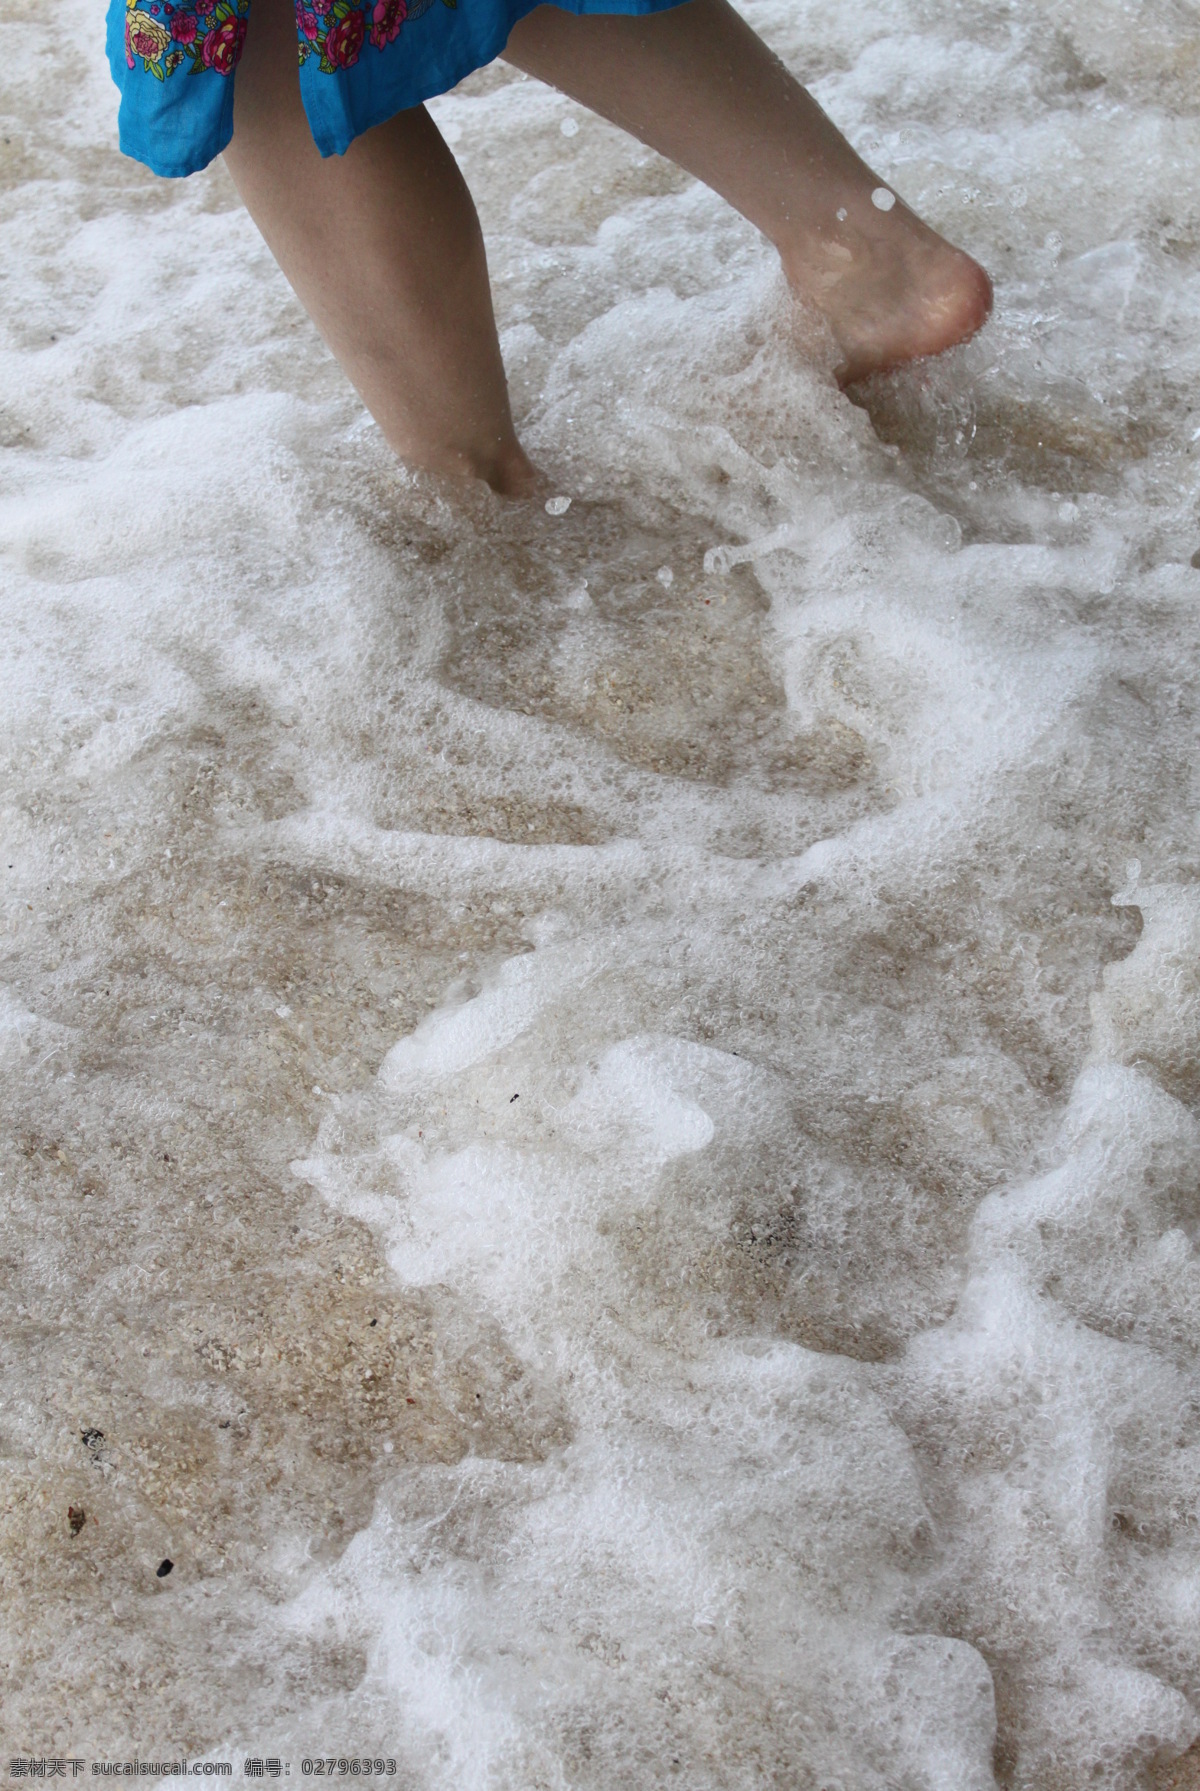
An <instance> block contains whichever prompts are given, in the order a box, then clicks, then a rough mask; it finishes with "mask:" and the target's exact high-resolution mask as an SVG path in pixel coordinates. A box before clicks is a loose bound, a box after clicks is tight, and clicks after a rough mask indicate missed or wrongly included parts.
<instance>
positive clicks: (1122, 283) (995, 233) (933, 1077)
mask: <svg viewBox="0 0 1200 1791" xmlns="http://www.w3.org/2000/svg"><path fill="white" fill-rule="evenodd" d="M748 13H749V16H750V17H751V18H752V19H753V21H754V23H755V24H756V25H757V26H759V27H760V28H761V29H762V30H763V31H764V32H765V34H766V35H767V36H768V38H769V39H770V41H771V43H772V44H773V45H774V47H775V48H776V49H777V50H778V51H779V52H780V53H781V54H782V55H783V56H784V58H785V59H786V60H787V61H788V63H789V64H790V66H792V67H793V68H795V69H796V70H798V71H799V72H800V73H802V74H803V75H805V76H806V77H807V78H809V79H810V80H811V81H812V82H813V84H814V86H815V90H816V92H817V94H818V96H819V98H820V99H821V101H822V103H823V104H825V105H826V106H827V107H828V108H829V110H830V111H831V112H832V114H833V116H834V117H835V118H836V119H837V121H838V122H839V123H840V124H841V125H842V126H843V127H845V128H846V129H847V130H849V131H850V132H851V133H852V134H853V136H854V139H855V142H856V143H857V144H858V146H859V147H860V148H861V149H862V150H863V152H864V153H865V154H866V155H868V156H869V157H870V159H871V162H872V165H873V166H874V167H875V168H876V170H877V172H878V176H879V179H880V181H881V182H884V183H886V184H885V185H882V186H881V187H880V189H879V193H880V194H882V195H885V196H886V197H887V199H889V200H890V199H891V198H892V196H893V192H894V193H895V194H896V195H899V196H901V197H902V198H903V199H904V201H905V202H906V203H908V204H910V205H912V206H913V207H914V208H915V209H917V210H918V211H920V212H922V213H923V214H925V215H927V216H929V217H930V219H931V220H932V221H933V222H934V223H935V224H936V225H938V226H939V227H940V228H941V229H943V230H944V231H946V232H947V233H948V234H949V235H951V236H953V237H954V238H955V239H957V240H959V241H962V242H963V243H964V245H965V246H967V247H969V248H970V249H972V250H973V251H974V252H975V253H977V254H978V255H979V256H980V257H981V259H982V260H984V261H985V262H986V264H987V265H988V266H989V268H990V269H991V271H992V272H993V274H994V275H995V277H996V283H997V293H998V310H997V316H996V319H995V320H994V322H993V323H992V324H991V325H989V327H988V329H987V330H986V331H985V332H984V334H983V335H982V336H981V337H980V338H979V339H978V340H977V341H976V342H975V343H973V344H971V345H970V346H969V347H968V348H966V349H964V350H962V351H960V352H959V353H957V354H955V355H952V356H949V357H947V358H946V359H945V360H943V361H942V362H939V363H937V364H936V365H932V366H927V367H920V368H916V369H913V370H911V371H910V372H909V373H907V374H905V375H903V376H900V377H897V378H894V379H891V380H888V381H880V382H877V383H876V384H875V385H874V386H873V387H872V388H871V389H869V390H867V391H864V392H860V393H859V394H858V402H857V403H856V404H851V403H849V402H848V401H847V400H846V398H845V397H843V396H842V394H841V393H840V392H839V391H838V390H837V388H836V387H835V385H834V384H833V381H832V378H831V369H832V366H833V364H834V361H835V349H834V345H833V343H832V342H831V341H830V340H829V339H828V337H827V336H825V335H824V334H823V332H822V330H821V328H820V327H819V326H818V325H817V324H816V323H815V322H814V321H813V320H812V319H807V318H804V317H801V316H798V315H797V313H796V312H795V310H794V308H793V307H792V305H791V303H790V301H789V300H788V298H787V295H786V292H785V291H784V289H783V285H782V281H781V279H780V276H779V274H778V272H777V270H776V269H775V267H774V266H773V264H772V259H771V255H770V253H769V252H768V250H767V249H766V247H765V246H764V245H763V244H762V243H761V242H759V240H758V239H757V238H756V236H755V234H754V232H753V231H752V230H750V229H749V228H748V227H747V226H746V225H745V224H744V223H743V222H741V221H740V220H739V219H738V218H736V217H735V216H734V215H733V214H732V213H731V212H729V211H728V210H727V209H726V208H724V207H723V206H722V205H721V204H720V202H719V201H717V200H716V199H715V198H714V197H713V196H712V195H711V194H709V193H708V192H706V191H705V190H703V189H702V188H700V187H698V186H697V185H696V184H695V183H693V182H691V181H689V180H688V179H687V178H686V177H684V176H683V175H681V174H680V173H678V171H676V170H674V169H672V168H670V167H669V166H668V165H667V164H666V163H664V162H663V161H661V160H660V159H658V158H656V157H655V156H653V155H651V154H649V153H648V152H647V151H645V150H643V149H641V148H640V147H639V146H638V145H636V144H634V143H632V142H631V141H630V140H628V139H626V138H624V137H622V136H621V135H620V133H618V132H617V131H615V130H613V129H611V128H610V127H608V126H607V125H604V124H602V123H601V122H599V121H598V120H596V119H594V118H592V117H590V116H589V115H587V114H586V113H584V112H582V111H581V110H580V109H579V108H576V107H573V106H571V105H570V104H569V102H567V101H566V100H564V99H563V98H562V97H561V96H559V95H556V94H553V93H550V92H549V91H546V90H543V89H541V88H539V87H538V86H537V85H536V84H535V83H532V82H529V81H526V80H524V79H521V78H519V77H517V76H515V75H514V74H513V73H512V71H510V70H507V69H506V68H505V67H503V66H502V65H496V66H494V67H493V68H492V69H489V70H487V71H484V72H482V73H481V74H479V75H477V76H475V77H472V79H471V80H470V81H469V82H467V83H465V84H464V85H463V87H462V88H460V89H459V90H458V91H457V92H456V93H454V94H452V95H448V96H446V97H444V98H443V99H441V100H439V101H437V102H436V103H435V104H434V105H433V107H432V110H433V112H434V113H435V115H436V117H437V119H438V121H439V123H440V124H441V126H442V128H443V130H444V131H445V134H446V136H447V138H448V140H450V141H451V142H453V144H454V147H455V153H456V154H457V155H458V156H459V157H460V158H461V160H462V164H463V167H464V170H465V172H466V175H467V178H468V180H469V181H470V183H471V186H472V189H473V191H474V192H475V194H476V196H477V199H478V202H479V206H480V211H481V215H482V219H483V224H484V228H485V232H486V235H487V241H488V252H489V260H490V265H491V269H492V275H493V280H494V285H495V295H496V308H497V314H498V321H499V325H500V330H501V336H502V342H503V346H504V351H505V356H506V361H507V364H508V367H509V370H510V376H511V386H512V392H513V398H514V404H515V406H516V409H517V413H518V416H519V421H520V425H521V428H522V432H523V434H524V436H525V438H526V439H527V441H528V443H529V445H530V447H531V448H532V449H533V451H534V452H535V454H536V455H537V457H538V458H539V460H540V462H541V463H542V464H543V466H544V467H545V468H546V470H547V472H548V474H549V476H550V479H551V481H552V483H551V489H552V491H553V492H554V494H555V495H554V496H553V497H552V498H551V499H550V501H549V502H548V503H544V504H543V503H538V504H532V505H527V506H522V505H506V504H503V503H501V502H500V501H499V500H495V499H493V498H492V497H491V496H490V495H489V494H488V493H486V492H466V493H464V492H460V491H455V490H451V489H449V488H446V487H442V486H440V485H438V484H437V482H436V481H431V480H429V479H426V478H423V477H419V476H412V475H409V474H407V473H404V472H402V471H400V470H399V469H397V468H396V466H395V465H394V464H393V462H392V460H391V458H390V456H389V455H388V453H387V452H386V450H385V448H384V447H383V445H382V443H381V441H380V439H379V436H378V433H377V431H376V430H375V428H374V426H373V425H372V424H371V423H370V421H369V419H367V418H365V417H364V415H363V412H362V410H361V407H360V406H359V404H358V402H357V400H356V399H355V397H354V395H353V393H352V392H351V391H350V390H349V389H348V388H347V386H346V385H345V382H344V381H343V379H342V377H341V375H340V373H339V372H338V370H337V368H336V367H335V366H334V364H333V363H332V362H331V360H330V359H329V357H328V355H327V354H326V353H325V351H324V350H323V348H322V347H321V345H320V343H319V341H318V339H317V337H316V335H315V333H314V332H313V330H312V329H311V327H310V326H309V325H308V324H307V322H306V321H305V320H304V318H303V316H302V315H301V313H300V312H299V311H298V309H297V308H296V305H295V303H294V301H293V300H292V299H291V297H290V296H289V294H288V291H287V289H286V287H285V285H284V283H283V281H282V279H281V278H280V276H279V275H278V273H277V272H276V271H275V269H274V267H273V264H272V263H271V260H270V258H269V256H268V254H267V252H266V250H265V249H264V248H263V246H262V245H261V243H260V242H259V241H258V239H257V237H256V236H255V233H254V231H253V229H252V227H251V226H250V224H249V222H248V220H247V219H246V218H245V216H244V215H243V214H242V213H241V212H240V210H239V209H238V207H237V205H236V201H235V198H234V195H233V192H232V189H231V187H230V185H229V182H228V180H227V178H226V176H225V175H224V173H223V171H222V170H221V168H220V167H216V168H214V169H212V170H211V171H209V172H208V173H206V174H204V175H203V176H201V177H198V178H196V179H194V180H192V181H189V182H187V183H182V184H168V183H161V182H157V181H154V180H153V179H151V178H150V177H149V176H148V175H145V174H144V173H142V172H141V171H139V170H138V169H137V168H136V167H134V166H133V165H132V164H130V163H128V162H125V161H123V160H122V159H121V158H120V157H119V156H118V155H117V153H116V151H115V147H114V143H113V133H114V115H115V94H114V92H113V89H112V87H111V83H110V82H109V79H108V75H107V72H106V70H105V68H104V66H103V61H102V56H101V46H100V43H99V40H98V35H97V30H96V22H95V19H94V17H93V16H92V15H91V14H90V13H88V12H86V11H85V9H83V8H82V7H81V6H77V5H75V3H74V0H71V3H70V4H69V5H67V6H66V7H64V8H59V9H57V10H56V11H55V13H54V16H53V18H51V17H50V16H49V15H47V16H46V17H43V16H42V15H41V14H40V13H39V14H36V15H35V14H34V13H32V12H31V13H29V15H28V16H25V15H24V14H23V13H22V14H21V15H20V16H18V14H17V13H13V14H12V15H11V17H8V18H6V19H5V20H0V35H2V38H3V45H4V49H5V52H6V53H5V56H4V58H3V61H2V63H0V66H2V67H3V69H4V71H5V73H4V77H3V79H4V99H3V106H4V114H5V116H4V127H3V131H2V132H0V137H2V138H3V142H2V144H0V206H2V208H3V227H4V242H5V257H4V265H3V268H0V453H2V454H3V459H4V472H5V477H4V481H3V491H2V493H0V628H2V629H3V640H4V654H5V675H4V677H3V678H0V758H2V761H3V779H2V780H0V912H2V915H3V927H4V933H3V940H4V945H3V954H2V956H0V1114H2V1124H0V1195H2V1199H3V1223H2V1227H0V1257H2V1258H3V1262H4V1268H5V1287H6V1297H5V1305H4V1337H5V1396H4V1401H3V1404H2V1405H0V1482H2V1483H3V1493H4V1496H3V1499H2V1500H0V1534H2V1547H3V1557H4V1560H5V1562H6V1563H10V1564H11V1565H10V1568H9V1572H8V1574H7V1576H6V1582H5V1583H6V1590H5V1594H4V1602H3V1607H2V1618H0V1621H2V1625H3V1641H4V1662H5V1668H4V1676H5V1684H4V1697H3V1710H2V1713H0V1741H2V1742H3V1744H4V1745H5V1746H6V1747H7V1748H8V1751H9V1756H10V1757H16V1756H20V1755H28V1756H33V1757H45V1756H51V1757H52V1756H54V1755H63V1756H69V1755H79V1756H86V1757H102V1758H103V1757H106V1758H125V1757H129V1758H132V1757H133V1755H134V1753H135V1752H136V1753H138V1755H139V1756H140V1757H141V1758H143V1759H151V1758H156V1757H157V1758H169V1757H173V1756H178V1755H182V1754H185V1753H186V1754H187V1755H188V1756H189V1757H191V1758H199V1757H201V1756H205V1755H207V1756H209V1757H211V1758H213V1759H226V1758H232V1759H235V1760H236V1761H237V1763H238V1769H239V1771H241V1767H242V1762H243V1761H244V1759H245V1757H246V1756H248V1755H249V1756H259V1757H262V1756H279V1757H282V1758H288V1759H290V1761H291V1764H292V1776H293V1777H294V1778H295V1777H299V1776H301V1773H300V1762H301V1761H302V1759H303V1758H304V1757H305V1756H313V1755H316V1754H322V1755H324V1756H329V1755H332V1756H334V1757H335V1758H336V1757H337V1756H339V1755H344V1756H346V1757H347V1758H350V1757H355V1756H357V1757H360V1758H361V1757H362V1756H364V1755H370V1756H371V1757H372V1758H374V1757H376V1756H382V1757H384V1758H388V1757H392V1758H394V1759H395V1760H396V1762H397V1768H398V1773H399V1774H401V1775H403V1778H404V1782H405V1783H406V1784H408V1785H412V1786H414V1787H419V1788H420V1791H463V1788H467V1791H532V1788H533V1787H547V1788H565V1787H571V1788H572V1791H610V1788H611V1787H613V1786H615V1785H626V1784H627V1785H630V1786H635V1787H638V1791H642V1788H643V1787H645V1788H651V1787H659V1786H662V1787H667V1786H671V1785H686V1786H688V1787H689V1788H690V1791H757V1788H758V1787H764V1788H765V1787H784V1786H787V1787H793V1786H795V1787H805V1788H806V1791H808V1788H811V1791H835V1788H838V1791H892V1788H894V1787H898V1786H903V1787H906V1788H909V1787H911V1788H912V1791H976V1788H978V1791H985V1788H988V1787H1002V1788H1008V1787H1011V1788H1013V1791H1018V1788H1019V1791H1080V1787H1082V1786H1084V1785H1088V1786H1093V1785H1094V1786H1100V1787H1109V1788H1111V1791H1168V1788H1174V1791H1182V1788H1184V1787H1187V1786H1189V1785H1193V1784H1195V1783H1196V1782H1197V1781H1196V1761H1197V1753H1196V1751H1195V1750H1196V1745H1197V1735H1198V1733H1200V1720H1198V1717H1197V1705H1198V1701H1200V1648H1198V1643H1197V1637H1198V1636H1200V1622H1198V1619H1200V1550H1198V1544H1197V1487H1198V1485H1200V1426H1198V1422H1197V1414H1198V1413H1200V1386H1198V1383H1197V1374H1196V1339H1197V1336H1198V1335H1200V1275H1198V1270H1197V1257H1196V1246H1197V1227H1198V1224H1200V1207H1198V1204H1197V1189H1198V1186H1200V1133H1198V1132H1197V1118H1196V1102H1197V1096H1198V1093H1200V981H1198V977H1197V969H1196V966H1197V963H1198V962H1200V899H1198V897H1197V887H1198V883H1197V878H1198V873H1200V854H1198V849H1197V835H1196V816H1197V786H1196V772H1195V767H1196V762H1197V755H1196V720H1195V718H1196V713H1197V697H1198V683H1200V680H1198V668H1197V649H1196V614H1197V605H1198V603H1200V572H1197V570H1196V569H1195V564H1194V561H1195V558H1196V556H1197V552H1198V550H1200V524H1198V522H1197V508H1196V496H1197V493H1196V439H1197V426H1196V418H1195V415H1194V407H1195V396H1194V394H1195V391H1196V389H1197V375H1198V373H1200V367H1198V365H1197V358H1198V350H1197V343H1198V341H1200V332H1198V331H1197V306H1196V267H1197V261H1198V258H1200V202H1198V201H1197V198H1196V194H1197V191H1198V190H1200V189H1198V187H1197V182H1196V178H1195V176H1196V159H1197V150H1198V144H1197V120H1196V107H1195V95H1194V85H1195V82H1194V74H1195V67H1194V64H1195V56H1194V44H1193V37H1194V30H1193V21H1191V20H1190V18H1188V17H1187V16H1185V13H1184V11H1183V10H1181V9H1180V8H1179V7H1177V6H1174V5H1172V4H1170V3H1169V0H1162V3H1161V4H1160V3H1159V0H1147V4H1145V5H1143V6H1141V7H1140V8H1139V10H1138V15H1137V21H1136V24H1137V29H1136V30H1131V29H1130V23H1129V18H1128V16H1127V10H1126V9H1124V8H1122V7H1121V6H1118V5H1116V4H1115V0H1114V4H1111V5H1110V4H1108V3H1107V0H1102V3H1099V4H1097V3H1096V0H1091V3H1089V4H1088V5H1087V6H1084V5H1082V4H1080V3H1079V0H1053V3H1052V4H1050V5H1046V6H1042V7H1041V8H1039V9H1037V10H1036V13H1033V12H1030V13H1029V16H1027V17H1026V16H1017V15H1015V14H1013V13H1012V11H1011V9H1008V8H1006V7H1004V6H1001V5H998V4H990V3H988V0H985V3H984V4H983V5H982V6H979V7H976V8H973V9H970V10H969V12H966V13H955V14H954V15H953V17H951V16H950V15H949V14H946V15H945V16H939V15H938V13H937V11H936V9H935V10H934V11H933V12H931V11H930V10H929V9H927V8H923V7H920V6H916V5H914V4H910V3H909V0H886V3H881V4H868V5H861V6H855V7H852V8H846V7H842V8H835V7H817V6H813V5H807V4H805V5H801V6H800V7H798V8H797V7H795V6H791V5H789V6H783V5H779V4H776V0H754V4H753V5H752V6H750V7H749V8H748ZM89 45H90V46H91V47H90V48H89V47H88V46H89ZM50 119H53V120H54V128H53V129H52V130H51V129H50V128H49V126H48V123H47V121H48V120H50ZM167 1559H169V1560H170V1561H171V1562H172V1563H173V1566H172V1569H171V1572H170V1573H169V1574H167V1575H164V1576H161V1577H160V1576H159V1574H158V1572H157V1570H158V1568H159V1566H160V1564H161V1563H162V1562H163V1561H164V1560H167Z"/></svg>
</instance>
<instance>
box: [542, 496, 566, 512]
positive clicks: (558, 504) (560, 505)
mask: <svg viewBox="0 0 1200 1791" xmlns="http://www.w3.org/2000/svg"><path fill="white" fill-rule="evenodd" d="M570 508H571V500H570V498H569V497H552V498H547V499H546V515H547V516H565V515H566V514H567V511H568V510H569V509H570Z"/></svg>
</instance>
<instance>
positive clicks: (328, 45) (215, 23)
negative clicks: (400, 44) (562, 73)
mask: <svg viewBox="0 0 1200 1791" xmlns="http://www.w3.org/2000/svg"><path fill="white" fill-rule="evenodd" d="M433 3H434V0H332V3H331V4H320V3H319V0H318V3H317V4H315V5H310V4H308V3H307V0H296V32H297V37H298V40H299V50H300V60H301V62H306V61H307V60H308V58H309V57H310V56H314V55H315V56H316V57H317V58H318V66H319V67H320V69H321V72H322V74H326V75H334V74H336V73H337V71H338V70H339V69H340V68H353V67H354V64H355V63H356V62H357V61H358V59H359V56H360V55H361V54H362V49H363V45H364V44H367V43H369V44H370V45H371V46H372V48H373V49H376V50H384V49H386V48H387V46H388V44H390V43H394V42H395V41H396V38H397V37H398V36H399V35H400V27H401V26H402V25H403V24H404V23H405V21H406V20H408V19H419V18H420V16H421V14H422V13H423V12H428V11H429V8H430V7H431V6H432V5H433ZM457 4H458V0H442V5H443V6H448V7H450V8H451V10H453V9H454V8H455V7H456V6H457ZM249 10H250V0H181V3H180V4H178V5H176V4H174V3H173V0H126V4H125V60H126V62H127V63H128V65H129V67H130V68H134V67H136V65H137V62H138V59H139V57H140V59H141V64H142V67H143V68H144V69H145V71H146V73H147V74H148V75H153V76H154V77H155V79H156V80H158V81H165V80H166V78H167V76H168V75H173V74H174V73H175V71H176V69H179V68H182V67H183V66H184V64H185V63H186V64H187V65H188V73H189V74H193V75H201V74H204V73H205V71H206V70H209V69H211V70H213V71H214V72H215V73H216V74H218V75H231V74H232V73H233V71H234V69H235V68H236V67H237V62H238V57H239V56H240V55H241V53H242V45H243V44H244V43H245V41H246V14H247V13H248V12H249Z"/></svg>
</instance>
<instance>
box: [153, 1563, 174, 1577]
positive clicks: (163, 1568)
mask: <svg viewBox="0 0 1200 1791" xmlns="http://www.w3.org/2000/svg"><path fill="white" fill-rule="evenodd" d="M174 1565H175V1563H174V1561H160V1562H159V1564H158V1566H157V1567H156V1568H155V1569H154V1572H155V1574H156V1576H157V1577H158V1578H159V1579H160V1580H165V1579H166V1577H167V1575H168V1574H169V1573H170V1571H171V1569H172V1567H174Z"/></svg>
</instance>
